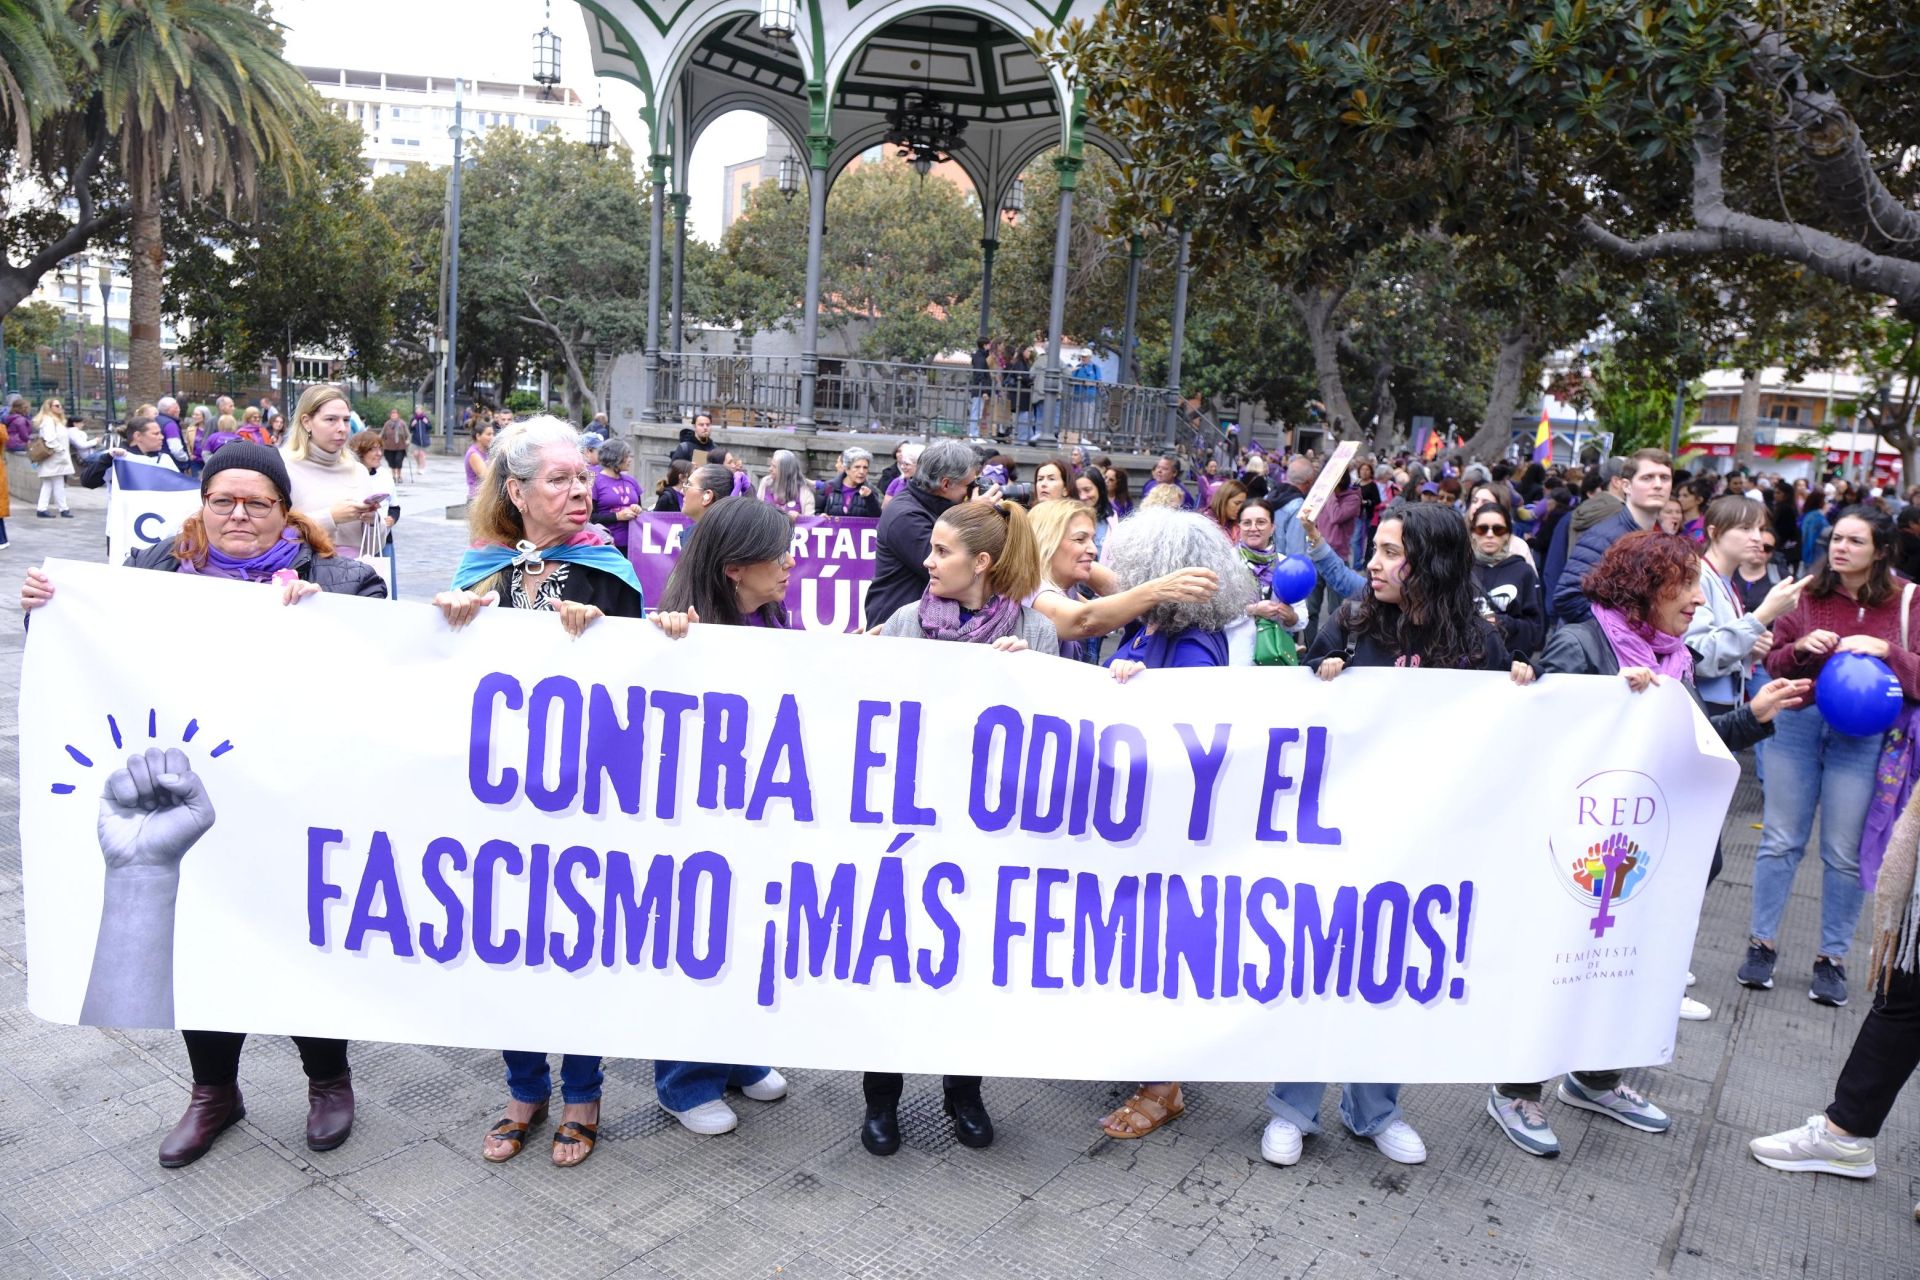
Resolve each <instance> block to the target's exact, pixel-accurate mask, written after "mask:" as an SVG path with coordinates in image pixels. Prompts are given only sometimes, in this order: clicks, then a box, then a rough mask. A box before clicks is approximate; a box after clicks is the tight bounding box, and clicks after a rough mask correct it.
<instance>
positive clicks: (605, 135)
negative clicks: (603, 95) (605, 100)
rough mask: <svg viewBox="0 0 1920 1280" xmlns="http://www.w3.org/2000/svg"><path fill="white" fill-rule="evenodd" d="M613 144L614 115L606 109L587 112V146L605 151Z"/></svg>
mask: <svg viewBox="0 0 1920 1280" xmlns="http://www.w3.org/2000/svg"><path fill="white" fill-rule="evenodd" d="M612 144H613V115H612V113H610V112H609V111H608V110H607V109H606V108H605V107H601V106H596V107H594V109H593V110H591V111H589V112H587V145H588V146H590V147H592V148H593V149H594V150H595V151H605V150H606V149H607V148H608V147H609V146H611V145H612Z"/></svg>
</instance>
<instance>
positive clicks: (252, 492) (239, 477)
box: [20, 441, 387, 1169]
mask: <svg viewBox="0 0 1920 1280" xmlns="http://www.w3.org/2000/svg"><path fill="white" fill-rule="evenodd" d="M200 498H201V507H200V510H198V511H196V512H195V513H194V514H192V515H190V516H188V517H187V519H186V521H185V522H184V523H183V524H182V525H181V526H180V533H179V535H178V536H176V537H172V538H168V539H167V540H166V541H164V542H161V543H159V544H157V545H155V546H152V547H148V548H146V549H145V550H143V551H137V552H135V553H134V554H133V555H131V556H129V557H128V558H127V564H128V565H129V566H130V567H132V568H136V569H157V570H159V571H161V572H163V573H192V574H199V575H202V576H205V577H210V578H231V579H233V580H235V581H237V582H260V583H272V584H273V585H274V588H275V589H276V590H277V591H279V593H280V597H281V599H282V600H283V601H284V602H285V603H287V604H294V603H296V602H297V601H300V600H304V599H306V598H307V597H308V596H311V595H317V594H318V593H320V592H322V591H328V592H335V593H340V594H344V595H356V596H370V597H373V598H375V599H381V598H384V597H385V596H386V594H387V588H386V584H385V583H383V582H381V581H380V578H379V576H378V575H377V574H375V573H374V571H373V570H372V569H370V568H368V567H367V566H366V565H363V564H361V563H360V562H359V561H358V560H354V559H349V558H344V557H336V556H335V555H334V554H333V544H332V542H330V541H329V540H328V538H327V535H326V534H325V533H323V532H321V530H320V527H319V526H318V525H316V524H314V523H313V521H311V520H309V519H307V517H305V516H303V515H301V514H300V513H299V512H297V511H294V510H293V509H292V485H291V483H290V482H289V481H288V479H287V466H286V463H285V462H283V461H281V458H280V455H279V453H278V452H276V451H275V450H272V449H268V448H266V447H264V446H262V445H257V444H249V443H247V442H245V441H240V442H236V443H234V444H230V445H227V446H226V447H225V448H223V449H221V450H220V452H219V453H218V454H217V455H215V456H213V457H209V458H208V459H207V465H206V469H205V470H204V471H202V472H201V473H200ZM53 594H54V590H53V583H52V581H51V580H49V579H48V577H47V575H46V574H45V573H43V572H42V571H40V570H39V569H29V570H27V580H26V583H25V584H24V585H23V586H22V587H21V588H20V607H21V608H22V609H25V610H27V611H28V612H29V613H31V612H32V611H33V610H35V609H40V608H44V607H45V606H46V604H47V602H48V601H50V600H52V599H53ZM159 754H160V753H158V752H155V751H149V752H147V753H146V757H145V759H144V760H141V759H139V758H137V757H136V758H135V759H130V760H129V761H128V762H127V768H128V772H129V773H131V774H135V775H138V776H140V777H146V776H148V772H149V771H150V770H152V769H153V767H154V758H155V757H156V756H157V755H159ZM165 754H166V756H167V758H168V760H169V761H173V763H172V764H170V765H168V766H166V767H168V768H170V769H171V770H172V771H174V772H175V773H179V772H181V771H182V769H183V768H188V769H190V767H191V762H190V761H188V760H187V759H186V755H185V752H184V751H169V752H167V753H165ZM176 757H177V758H178V759H177V760H176V759H175V758H176ZM136 766H137V767H136ZM155 781H156V782H158V783H161V784H163V785H166V786H167V787H169V788H170V789H172V790H174V791H175V793H176V794H178V791H179V788H178V787H177V786H176V785H175V784H172V783H168V782H167V780H166V777H165V775H156V776H155ZM184 803H186V804H188V805H189V806H190V805H191V804H192V800H191V799H189V800H186V801H185V802H184ZM150 807H151V806H150ZM208 821H209V822H211V815H210V814H209V815H208ZM150 900H151V902H153V903H156V904H157V903H159V902H160V899H159V898H158V897H151V899H150ZM143 901H145V900H143ZM172 904H173V896H172V894H171V893H169V894H167V895H166V896H165V899H164V909H165V911H166V913H167V918H165V919H154V918H151V917H150V916H148V915H146V914H145V912H146V911H148V910H151V909H152V908H151V907H149V906H143V907H142V909H141V910H135V911H129V912H125V913H120V914H116V915H112V916H106V917H103V918H102V920H101V943H100V950H99V954H107V955H111V954H119V952H120V950H121V948H120V947H119V946H118V945H110V939H109V934H108V928H109V925H110V924H111V925H113V926H114V927H115V928H116V929H117V930H118V931H119V937H120V938H121V939H122V940H124V939H126V938H133V937H147V938H156V937H164V938H165V939H167V941H168V949H167V951H166V953H165V954H164V955H162V956H156V957H153V958H152V959H151V960H150V962H149V965H150V970H149V971H150V972H161V971H164V974H165V989H166V991H167V993H168V1001H169V1005H170V1004H171V992H172V977H171V974H172V951H171V940H172V937H173V923H172V920H171V913H172V909H173V907H172ZM123 995H124V990H123V989H120V988H118V987H117V986H116V985H115V984H113V983H111V982H103V981H102V976H101V975H99V974H96V975H95V977H94V979H93V981H92V982H90V983H89V985H88V988H87V1001H88V1007H89V1008H90V1009H92V1011H93V1016H89V1017H88V1021H98V1022H100V1023H102V1024H103V1025H115V1026H121V1025H130V1024H128V1023H124V1022H119V1021H116V1020H115V1019H116V1018H118V1017H120V1016H121V1015H120V1014H119V1013H118V1012H117V1010H116V1007H115V1006H116V1002H117V1001H118V1000H119V999H120V998H121V997H122V996H123ZM96 1002H98V1003H96ZM171 1012H172V1011H171V1008H169V1009H168V1014H169V1020H168V1021H166V1022H161V1023H159V1024H158V1025H160V1026H168V1025H171V1017H170V1015H171ZM139 1025H143V1026H145V1025H154V1024H152V1023H145V1022H143V1023H140V1024H139ZM180 1035H181V1038H182V1039H183V1040H185V1041H186V1042H187V1060H188V1062H189V1063H191V1064H192V1068H193V1092H192V1093H191V1094H190V1095H189V1096H188V1100H187V1110H186V1114H185V1115H183V1116H181V1117H180V1122H179V1123H178V1124H176V1125H174V1127H173V1130H172V1131H171V1132H170V1133H168V1134H167V1136H166V1137H165V1138H163V1139H161V1142H160V1163H161V1164H162V1165H163V1166H165V1167H166V1168H169V1169H177V1168H179V1167H180V1166H181V1165H187V1164H192V1163H193V1162H194V1161H195V1160H198V1159H199V1158H200V1157H201V1156H203V1155H205V1154H206V1153H207V1152H208V1151H209V1150H211V1149H212V1147H213V1143H214V1140H215V1139H216V1138H218V1137H219V1136H220V1135H221V1134H222V1133H223V1132H225V1131H226V1130H227V1129H229V1128H231V1127H232V1126H233V1125H234V1124H235V1123H236V1122H238V1121H239V1120H240V1119H241V1118H242V1117H243V1116H245V1115H246V1109H245V1107H244V1105H243V1104H242V1102H241V1098H240V1086H239V1083H238V1080H239V1071H240V1048H241V1046H242V1045H243V1044H245V1043H246V1039H247V1037H246V1034H245V1033H244V1032H239V1031H182V1032H181V1033H180ZM293 1043H294V1045H295V1047H297V1048H298V1049H299V1050H300V1065H301V1066H302V1067H303V1068H305V1070H306V1075H307V1132H306V1140H307V1147H308V1149H309V1150H313V1151H331V1150H332V1149H333V1148H335V1147H337V1146H339V1145H340V1144H341V1143H343V1142H345V1141H346V1140H347V1135H348V1133H349V1132H351V1131H352V1129H353V1084H352V1079H351V1076H350V1075H349V1073H348V1069H347V1042H346V1041H344V1040H329V1039H323V1038H319V1037H313V1036H295V1037H293Z"/></svg>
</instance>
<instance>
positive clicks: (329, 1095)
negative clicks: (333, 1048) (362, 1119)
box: [307, 1071, 353, 1151]
mask: <svg viewBox="0 0 1920 1280" xmlns="http://www.w3.org/2000/svg"><path fill="white" fill-rule="evenodd" d="M352 1132H353V1073H352V1072H350V1071H349V1072H346V1073H345V1074H343V1075H337V1076H334V1077H333V1078H332V1079H330V1080H309V1081H307V1150H309V1151H331V1150H333V1149H334V1148H335V1147H337V1146H339V1145H340V1144H341V1143H343V1142H345V1141H346V1140H347V1135H348V1134H350V1133H352Z"/></svg>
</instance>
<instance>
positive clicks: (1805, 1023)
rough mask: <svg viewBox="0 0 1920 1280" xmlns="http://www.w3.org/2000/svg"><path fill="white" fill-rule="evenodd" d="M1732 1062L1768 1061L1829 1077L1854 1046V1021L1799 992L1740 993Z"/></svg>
mask: <svg viewBox="0 0 1920 1280" xmlns="http://www.w3.org/2000/svg"><path fill="white" fill-rule="evenodd" d="M1741 998H1742V1000H1743V1001H1744V1002H1745V1008H1744V1009H1743V1010H1742V1011H1741V1025H1740V1045H1739V1049H1738V1056H1737V1057H1736V1058H1735V1061H1736V1062H1749V1061H1752V1062H1767V1063H1773V1064H1776V1065H1778V1066H1781V1067H1785V1068H1787V1069H1788V1070H1789V1071H1790V1072H1793V1073H1796V1074H1799V1075H1803V1076H1810V1077H1812V1078H1814V1079H1817V1080H1832V1078H1833V1077H1834V1076H1836V1075H1838V1074H1839V1072H1840V1066H1841V1064H1842V1063H1844V1062H1845V1061H1846V1060H1847V1051H1848V1050H1850V1049H1851V1048H1853V1038H1854V1036H1855V1035H1857V1034H1858V1033H1859V1024H1858V1023H1856V1022H1854V1021H1853V1020H1852V1019H1850V1018H1844V1017H1843V1015H1844V1014H1845V1012H1846V1011H1845V1010H1840V1011H1837V1012H1836V1011H1835V1010H1833V1009H1829V1008H1827V1007H1826V1006H1825V1005H1819V1004H1815V1003H1814V1002H1813V1001H1811V1000H1809V999H1807V998H1806V995H1805V993H1804V992H1798V991H1792V990H1786V989H1782V988H1776V989H1775V990H1773V991H1746V992H1744V994H1743V995H1742V997H1741Z"/></svg>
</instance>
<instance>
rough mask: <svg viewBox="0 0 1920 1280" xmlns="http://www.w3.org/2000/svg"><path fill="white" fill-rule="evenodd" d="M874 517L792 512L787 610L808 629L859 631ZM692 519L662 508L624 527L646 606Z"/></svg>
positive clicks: (661, 590) (869, 578)
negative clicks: (806, 514)
mask: <svg viewBox="0 0 1920 1280" xmlns="http://www.w3.org/2000/svg"><path fill="white" fill-rule="evenodd" d="M879 524H880V522H879V521H878V520H858V519H853V518H851V517H842V516H795V517H794V520H793V573H792V575H791V576H790V577H789V578H788V579H787V613H788V614H789V615H791V616H792V618H793V621H794V625H795V626H798V627H801V628H804V629H805V630H808V631H859V630H861V619H862V618H863V617H864V616H865V613H866V606H867V588H868V587H870V586H872V585H873V554H874V535H875V531H876V530H877V528H878V527H879ZM692 528H693V521H691V520H689V519H687V517H685V516H682V515H669V514H667V513H665V512H660V513H652V512H649V513H647V514H644V515H642V516H641V517H640V518H639V519H637V520H635V521H634V522H633V523H631V524H629V525H628V526H627V558H628V559H629V560H631V561H633V571H634V573H635V574H637V575H638V576H639V578H640V589H641V590H642V591H643V592H645V593H646V597H647V607H648V608H649V609H651V608H653V607H654V605H655V604H656V603H657V602H658V601H659V600H660V599H661V598H662V597H664V596H665V595H666V593H667V579H668V578H669V577H670V576H672V574H673V566H674V563H675V562H676V561H678V560H679V559H680V544H681V542H682V541H683V540H684V539H685V538H686V537H687V536H688V534H689V533H690V532H691V531H692Z"/></svg>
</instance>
